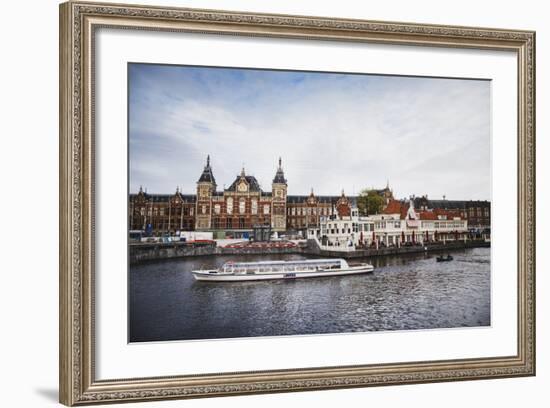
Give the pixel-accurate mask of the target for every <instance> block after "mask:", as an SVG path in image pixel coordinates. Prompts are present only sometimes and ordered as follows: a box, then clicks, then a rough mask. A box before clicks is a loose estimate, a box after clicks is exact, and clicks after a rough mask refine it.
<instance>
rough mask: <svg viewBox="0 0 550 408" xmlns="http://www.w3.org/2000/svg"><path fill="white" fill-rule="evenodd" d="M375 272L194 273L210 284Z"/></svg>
mask: <svg viewBox="0 0 550 408" xmlns="http://www.w3.org/2000/svg"><path fill="white" fill-rule="evenodd" d="M373 270H374V267H373V266H372V265H368V264H363V265H358V266H350V267H348V268H345V269H334V270H319V271H303V272H300V271H297V272H262V273H254V274H246V273H219V272H217V271H216V270H211V271H208V270H206V271H193V272H192V273H193V276H194V277H195V279H196V280H198V281H210V282H237V281H258V280H274V279H283V280H288V279H301V278H318V277H323V276H343V275H358V274H362V273H370V272H372V271H373Z"/></svg>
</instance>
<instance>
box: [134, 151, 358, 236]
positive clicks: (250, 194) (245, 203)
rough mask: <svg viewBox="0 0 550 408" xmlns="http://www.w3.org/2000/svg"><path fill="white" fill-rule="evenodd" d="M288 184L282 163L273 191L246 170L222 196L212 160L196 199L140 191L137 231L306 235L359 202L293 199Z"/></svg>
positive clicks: (310, 197) (343, 198) (330, 198)
mask: <svg viewBox="0 0 550 408" xmlns="http://www.w3.org/2000/svg"><path fill="white" fill-rule="evenodd" d="M287 190H288V184H287V180H286V178H285V174H284V171H283V167H282V161H281V159H279V164H278V167H277V169H276V171H275V176H274V177H273V180H272V183H271V190H270V191H264V190H262V188H261V186H260V183H259V182H258V180H257V179H256V178H255V177H254V176H251V175H247V174H246V172H245V169H244V168H243V169H242V170H241V172H240V174H239V175H238V176H237V177H236V178H235V180H233V182H232V183H231V185H230V186H229V187H228V188H224V189H223V190H222V191H219V190H218V188H217V183H216V179H215V177H214V171H213V169H212V166H211V163H210V156H208V157H207V159H206V165H205V166H204V169H203V171H202V173H201V175H200V176H199V179H198V181H197V187H196V194H182V193H181V192H180V191H179V189H176V192H175V193H174V194H148V193H147V192H146V191H143V189H142V188H140V190H139V192H138V193H137V194H130V198H129V226H130V229H131V230H149V231H151V232H153V233H157V234H158V233H169V234H173V233H175V232H176V231H193V230H200V231H218V232H220V233H222V235H223V232H225V233H226V234H227V235H230V236H235V237H242V236H248V235H249V234H250V233H251V232H252V231H253V229H254V227H257V226H269V227H270V228H271V230H272V231H276V232H284V231H287V230H305V229H306V228H307V227H308V226H316V225H319V219H320V217H321V216H330V215H340V216H347V215H349V214H350V213H351V208H352V207H353V206H355V202H356V197H347V196H346V195H345V194H344V192H343V191H342V194H341V195H340V196H316V195H315V194H314V192H313V190H312V191H311V193H310V194H309V195H305V196H301V195H294V196H288V195H287Z"/></svg>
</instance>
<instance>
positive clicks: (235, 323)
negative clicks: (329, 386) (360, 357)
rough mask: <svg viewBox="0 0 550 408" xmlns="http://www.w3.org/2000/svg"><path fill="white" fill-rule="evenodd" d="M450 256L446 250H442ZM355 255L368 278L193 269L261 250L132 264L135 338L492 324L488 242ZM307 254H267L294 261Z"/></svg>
mask: <svg viewBox="0 0 550 408" xmlns="http://www.w3.org/2000/svg"><path fill="white" fill-rule="evenodd" d="M445 254H446V253H445ZM436 255H437V254H435V253H430V254H408V255H400V256H387V257H378V258H370V259H368V260H366V259H363V260H359V259H358V260H355V259H354V260H353V262H369V263H371V264H373V265H374V266H375V270H374V272H373V273H372V274H366V275H351V276H341V277H338V276H336V277H324V278H313V279H301V280H300V279H298V280H290V281H289V280H284V281H259V282H226V283H212V282H197V281H195V280H194V278H193V276H192V274H191V273H190V271H191V270H193V269H200V268H201V266H202V267H205V268H215V267H218V266H220V265H221V264H223V263H224V262H226V261H228V260H231V261H255V260H262V259H263V260H265V259H266V258H265V256H261V255H260V256H259V255H247V256H208V257H194V258H185V259H176V260H166V261H160V262H154V263H146V264H141V265H132V266H131V267H130V275H129V298H130V302H129V305H130V327H129V331H130V332H129V340H130V341H131V342H142V341H165V340H190V339H214V338H235V337H255V336H280V335H299V334H320V333H346V332H365V331H378V330H410V329H435V328H452V327H476V326H488V325H490V324H491V307H490V300H491V299H490V295H491V290H490V275H491V271H490V248H473V249H464V250H455V251H452V255H453V257H454V261H452V262H436V260H435V256H436ZM304 258H307V257H306V256H303V255H278V256H270V259H279V260H295V259H304Z"/></svg>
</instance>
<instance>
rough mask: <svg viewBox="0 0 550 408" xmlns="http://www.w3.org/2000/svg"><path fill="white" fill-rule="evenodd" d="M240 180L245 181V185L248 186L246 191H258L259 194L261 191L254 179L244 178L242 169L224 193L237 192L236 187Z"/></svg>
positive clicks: (252, 177)
mask: <svg viewBox="0 0 550 408" xmlns="http://www.w3.org/2000/svg"><path fill="white" fill-rule="evenodd" d="M242 179H244V180H245V181H246V183H247V184H248V191H260V192H261V191H262V188H261V187H260V183H259V182H258V180H257V179H256V177H254V176H246V175H245V174H244V169H243V171H242V172H241V175H240V176H237V177H236V178H235V181H233V183H231V185H230V186H229V188H226V189H225V191H237V185H238V184H239V182H240V181H241V180H242Z"/></svg>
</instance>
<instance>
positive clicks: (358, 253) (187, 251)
mask: <svg viewBox="0 0 550 408" xmlns="http://www.w3.org/2000/svg"><path fill="white" fill-rule="evenodd" d="M490 246H491V244H490V243H489V242H485V241H482V240H479V241H466V242H463V241H460V242H452V241H451V242H447V243H446V244H443V243H431V244H428V245H426V246H421V245H418V246H410V247H401V248H379V249H375V248H369V249H360V250H355V251H332V250H325V249H321V248H320V247H319V245H317V243H316V242H315V241H314V240H308V242H307V247H306V246H297V247H294V248H222V247H214V246H197V247H193V246H189V245H185V244H182V243H150V244H149V243H147V244H131V245H130V248H129V261H130V264H138V263H141V262H147V261H156V260H162V259H172V258H185V257H190V256H208V255H245V254H248V255H269V254H307V255H319V256H330V257H337V258H365V257H372V256H385V255H400V254H410V253H418V252H438V251H439V252H441V251H449V250H453V249H463V248H479V247H490Z"/></svg>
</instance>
